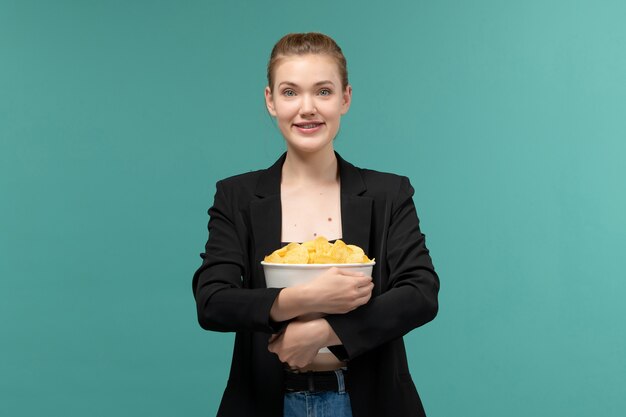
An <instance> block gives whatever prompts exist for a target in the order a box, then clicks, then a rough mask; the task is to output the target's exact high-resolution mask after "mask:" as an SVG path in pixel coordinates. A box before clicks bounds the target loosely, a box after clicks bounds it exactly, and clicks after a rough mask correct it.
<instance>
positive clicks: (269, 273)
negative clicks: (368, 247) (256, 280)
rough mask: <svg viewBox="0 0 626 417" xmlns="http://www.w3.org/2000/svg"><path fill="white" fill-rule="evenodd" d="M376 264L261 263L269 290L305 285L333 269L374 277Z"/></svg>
mask: <svg viewBox="0 0 626 417" xmlns="http://www.w3.org/2000/svg"><path fill="white" fill-rule="evenodd" d="M375 264H376V262H368V263H358V264H274V263H269V262H265V261H263V262H261V265H263V271H264V272H265V282H266V284H267V287H268V288H285V287H292V286H294V285H298V284H303V283H305V282H308V281H310V280H312V279H313V278H315V277H317V276H318V275H320V274H322V273H324V272H326V271H327V270H329V269H330V268H332V267H337V268H340V269H349V270H350V271H354V272H362V273H363V274H365V275H366V276H371V275H372V268H373V267H374V265H375Z"/></svg>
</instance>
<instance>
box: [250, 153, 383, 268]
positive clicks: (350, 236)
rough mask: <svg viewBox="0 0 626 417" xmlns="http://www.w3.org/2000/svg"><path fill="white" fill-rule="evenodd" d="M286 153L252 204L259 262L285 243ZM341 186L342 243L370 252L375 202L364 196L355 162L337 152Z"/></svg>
mask: <svg viewBox="0 0 626 417" xmlns="http://www.w3.org/2000/svg"><path fill="white" fill-rule="evenodd" d="M286 156H287V154H286V153H284V154H283V155H282V156H281V157H280V158H279V159H278V160H277V161H276V162H275V163H274V164H273V165H272V166H271V167H269V168H268V169H266V170H264V171H263V172H262V173H261V175H260V176H259V180H258V182H257V186H256V189H255V194H256V195H257V196H258V197H260V198H259V199H257V200H253V201H252V202H251V203H250V217H251V224H252V231H253V235H254V242H255V243H254V246H255V249H256V255H255V258H256V259H255V260H256V262H257V263H258V262H260V261H261V260H263V257H264V256H265V255H268V254H270V253H271V252H273V251H274V250H276V249H278V248H279V247H280V244H281V239H280V237H281V228H282V217H281V201H280V180H281V174H282V168H283V164H284V162H285V158H286ZM335 156H336V157H337V163H338V167H339V178H340V185H341V228H342V240H343V241H344V242H346V243H347V244H354V245H357V246H360V247H361V248H363V250H364V251H365V253H367V254H369V253H368V248H369V237H370V226H371V217H372V205H373V199H372V198H371V197H369V196H363V195H362V194H363V193H365V191H367V187H366V186H365V182H364V181H363V178H362V177H361V173H360V172H359V170H358V168H356V167H355V166H354V165H352V164H351V163H349V162H347V161H346V160H344V159H343V158H342V157H341V156H339V154H338V153H336V152H335Z"/></svg>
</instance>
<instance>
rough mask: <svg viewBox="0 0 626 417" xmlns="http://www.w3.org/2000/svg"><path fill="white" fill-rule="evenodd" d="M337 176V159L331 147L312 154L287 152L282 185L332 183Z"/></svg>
mask: <svg viewBox="0 0 626 417" xmlns="http://www.w3.org/2000/svg"><path fill="white" fill-rule="evenodd" d="M338 174H339V172H338V167H337V157H336V156H335V152H334V150H333V149H332V147H331V148H329V150H328V151H325V152H319V153H312V154H302V153H297V152H292V151H287V157H286V159H285V163H284V165H283V173H282V183H283V184H285V183H300V184H307V183H316V184H319V183H334V182H336V181H337V178H338V176H339V175H338Z"/></svg>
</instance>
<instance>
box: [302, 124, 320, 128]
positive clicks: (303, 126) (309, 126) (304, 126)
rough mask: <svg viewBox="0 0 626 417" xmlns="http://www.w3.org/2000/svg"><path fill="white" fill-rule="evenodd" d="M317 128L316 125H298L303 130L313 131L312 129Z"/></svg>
mask: <svg viewBox="0 0 626 417" xmlns="http://www.w3.org/2000/svg"><path fill="white" fill-rule="evenodd" d="M317 126H319V125H318V124H317V123H315V124H309V125H300V127H301V128H303V129H313V128H314V127H317Z"/></svg>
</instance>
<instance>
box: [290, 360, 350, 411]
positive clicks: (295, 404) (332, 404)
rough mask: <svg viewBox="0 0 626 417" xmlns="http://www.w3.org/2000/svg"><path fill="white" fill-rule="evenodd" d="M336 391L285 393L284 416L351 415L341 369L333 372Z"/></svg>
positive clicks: (348, 397)
mask: <svg viewBox="0 0 626 417" xmlns="http://www.w3.org/2000/svg"><path fill="white" fill-rule="evenodd" d="M335 374H336V375H337V382H338V383H339V390H338V391H320V392H310V391H299V392H287V393H285V411H284V414H283V416H284V417H352V407H351V406H350V396H349V395H348V393H347V392H346V387H345V382H344V377H343V374H342V373H341V371H338V372H335Z"/></svg>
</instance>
